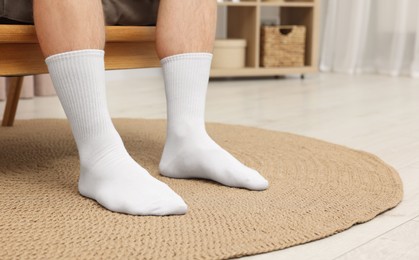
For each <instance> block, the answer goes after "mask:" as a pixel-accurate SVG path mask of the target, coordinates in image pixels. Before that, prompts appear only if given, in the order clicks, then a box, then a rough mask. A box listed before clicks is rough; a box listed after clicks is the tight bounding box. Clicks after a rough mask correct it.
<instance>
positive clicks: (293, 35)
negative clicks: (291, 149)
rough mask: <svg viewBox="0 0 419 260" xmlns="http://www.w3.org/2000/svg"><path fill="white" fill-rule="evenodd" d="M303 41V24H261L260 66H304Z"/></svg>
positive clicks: (304, 39) (304, 31)
mask: <svg viewBox="0 0 419 260" xmlns="http://www.w3.org/2000/svg"><path fill="white" fill-rule="evenodd" d="M305 41H306V28H305V27H304V26H283V25H275V26H271V25H264V26H262V29H261V52H260V65H261V66H262V67H302V66H304V52H305Z"/></svg>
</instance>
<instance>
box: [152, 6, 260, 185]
mask: <svg viewBox="0 0 419 260" xmlns="http://www.w3.org/2000/svg"><path fill="white" fill-rule="evenodd" d="M216 13H217V3H216V1H215V0H200V1H197V0H184V1H175V0H161V1H160V7H159V11H158V18H157V31H156V34H157V35H156V41H157V42H156V48H157V54H158V56H159V58H160V59H161V64H162V68H163V75H164V80H165V88H166V99H167V119H168V126H167V139H166V144H165V147H164V151H163V155H162V159H161V161H160V165H159V168H160V172H161V174H163V175H165V176H168V177H174V178H205V179H211V180H214V181H217V182H219V183H222V184H224V185H228V186H233V187H242V188H247V189H251V190H264V189H266V188H267V187H268V181H267V180H265V179H264V178H263V177H262V176H261V175H260V174H259V173H258V172H257V171H255V170H253V169H250V168H248V167H246V166H245V165H243V164H242V163H241V162H239V161H238V160H236V159H235V158H234V157H233V156H232V155H231V154H229V153H228V152H227V151H225V150H224V149H222V148H221V147H220V146H219V145H217V144H216V143H215V142H214V141H213V140H212V139H211V138H210V137H209V136H208V134H207V132H206V130H205V122H204V114H205V97H206V92H207V86H208V79H209V72H210V66H211V60H212V54H211V53H212V49H213V42H214V38H215V27H216Z"/></svg>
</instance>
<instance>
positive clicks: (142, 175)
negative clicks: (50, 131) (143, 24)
mask: <svg viewBox="0 0 419 260" xmlns="http://www.w3.org/2000/svg"><path fill="white" fill-rule="evenodd" d="M34 16H35V24H36V31H37V34H38V38H39V41H40V44H41V48H42V51H43V53H44V54H45V56H46V57H47V58H46V63H47V65H48V69H49V72H50V74H51V78H52V80H53V83H54V87H55V89H56V91H57V94H58V97H59V99H60V101H61V104H62V106H63V108H64V111H65V113H66V115H67V118H68V120H69V122H70V125H71V129H72V132H73V135H74V138H75V140H76V144H77V148H78V151H79V156H80V178H79V192H80V193H81V194H82V195H84V196H86V197H89V198H92V199H94V200H96V201H97V202H99V203H100V204H101V205H102V206H104V207H106V208H107V209H109V210H112V211H117V212H122V213H128V214H134V215H169V214H184V213H185V212H186V210H187V206H186V204H185V203H184V201H183V200H182V198H180V197H179V196H178V195H177V194H176V193H175V192H174V191H172V190H171V189H170V188H169V187H168V186H167V185H166V184H164V183H163V182H160V181H158V180H157V179H155V178H153V177H152V176H151V175H150V174H149V173H148V172H147V171H146V170H145V169H144V168H142V167H141V166H140V165H138V164H137V163H136V162H135V161H134V160H133V159H132V158H131V156H130V155H129V154H128V153H127V151H126V149H125V147H124V144H123V142H122V140H121V138H120V136H119V134H118V133H117V131H116V130H115V128H114V126H113V124H112V121H111V118H110V115H109V112H108V109H107V102H106V90H105V69H104V52H103V46H104V44H105V33H104V19H103V10H102V5H101V1H100V0H89V1H85V0H60V1H56V0H35V1H34Z"/></svg>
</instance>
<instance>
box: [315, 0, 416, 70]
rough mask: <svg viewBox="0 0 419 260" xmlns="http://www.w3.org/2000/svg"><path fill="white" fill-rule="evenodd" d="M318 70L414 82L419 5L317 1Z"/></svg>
mask: <svg viewBox="0 0 419 260" xmlns="http://www.w3.org/2000/svg"><path fill="white" fill-rule="evenodd" d="M322 16H323V28H322V29H323V30H322V31H323V37H322V43H321V56H320V69H321V70H322V71H334V72H343V73H350V74H356V73H364V72H367V73H372V72H377V73H381V74H388V75H392V76H399V75H409V76H412V77H419V0H323V14H322Z"/></svg>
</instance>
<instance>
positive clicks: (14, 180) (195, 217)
mask: <svg viewBox="0 0 419 260" xmlns="http://www.w3.org/2000/svg"><path fill="white" fill-rule="evenodd" d="M115 123H116V127H117V129H118V130H119V132H120V133H121V135H122V138H123V139H124V142H125V144H126V147H127V149H128V151H129V152H130V154H131V155H132V156H133V157H134V158H135V160H137V161H138V162H139V163H140V164H141V165H142V166H144V167H145V168H146V169H148V170H149V171H150V173H151V174H152V175H154V176H155V177H156V178H158V179H160V180H162V181H163V182H165V183H167V184H168V185H169V186H170V187H172V188H173V189H174V190H175V191H176V192H177V193H178V194H179V195H181V196H182V197H183V198H184V200H185V201H186V203H187V204H188V205H189V211H188V212H187V214H186V215H182V216H166V217H153V216H150V217H143V216H130V215H125V214H119V213H113V212H110V211H108V210H106V209H104V208H102V207H101V206H100V205H98V204H97V203H96V202H95V201H93V200H90V199H86V198H84V197H82V196H81V195H79V194H78V191H77V180H78V172H79V165H78V157H77V151H76V146H75V143H74V141H73V138H72V135H71V133H70V129H69V126H68V124H67V122H66V121H65V120H28V121H18V122H16V125H15V126H14V127H12V128H0V163H1V164H0V207H1V218H0V248H1V250H0V258H1V259H9V258H20V259H33V258H38V259H57V258H77V259H85V258H100V259H110V258H118V259H132V258H136V259H225V258H231V257H239V256H245V255H252V254H258V253H263V252H269V251H273V250H278V249H282V248H286V247H290V246H294V245H298V244H301V243H306V242H309V241H312V240H316V239H320V238H324V237H326V236H330V235H332V234H335V233H336V232H340V231H343V230H345V229H347V228H349V227H351V226H352V225H354V224H357V223H362V222H365V221H368V220H370V219H372V218H374V217H375V216H376V215H377V214H379V213H381V212H383V211H386V210H388V209H390V208H392V207H394V206H396V205H397V204H398V203H399V202H400V200H401V198H402V183H401V180H400V178H399V176H398V174H397V172H395V170H394V169H393V168H391V167H390V166H388V165H386V164H385V163H384V162H383V161H381V160H380V159H378V158H377V157H376V156H374V155H371V154H368V153H365V152H360V151H355V150H351V149H348V148H345V147H342V146H338V145H334V144H330V143H326V142H323V141H319V140H315V139H311V138H306V137H302V136H297V135H293V134H287V133H281V132H274V131H268V130H262V129H257V128H249V127H243V126H231V125H223V124H208V132H209V133H210V135H211V136H212V137H213V138H214V139H215V140H216V141H217V142H218V143H219V144H220V145H221V146H223V147H224V148H226V149H227V150H228V151H230V152H231V153H232V154H233V155H234V156H236V157H237V158H238V159H240V160H241V161H242V162H244V163H245V164H247V165H248V166H250V167H253V168H255V169H257V170H258V171H259V172H261V174H262V175H263V176H265V177H266V178H267V179H268V180H269V181H270V187H269V188H268V189H267V190H266V191H249V190H245V189H236V188H229V187H225V186H222V185H219V184H217V183H215V182H211V181H205V180H198V179H194V180H181V179H171V178H167V177H163V176H160V175H159V173H158V168H157V167H158V163H159V159H160V155H161V153H162V149H163V144H164V138H165V129H166V125H165V121H162V120H128V119H126V120H115Z"/></svg>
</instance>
